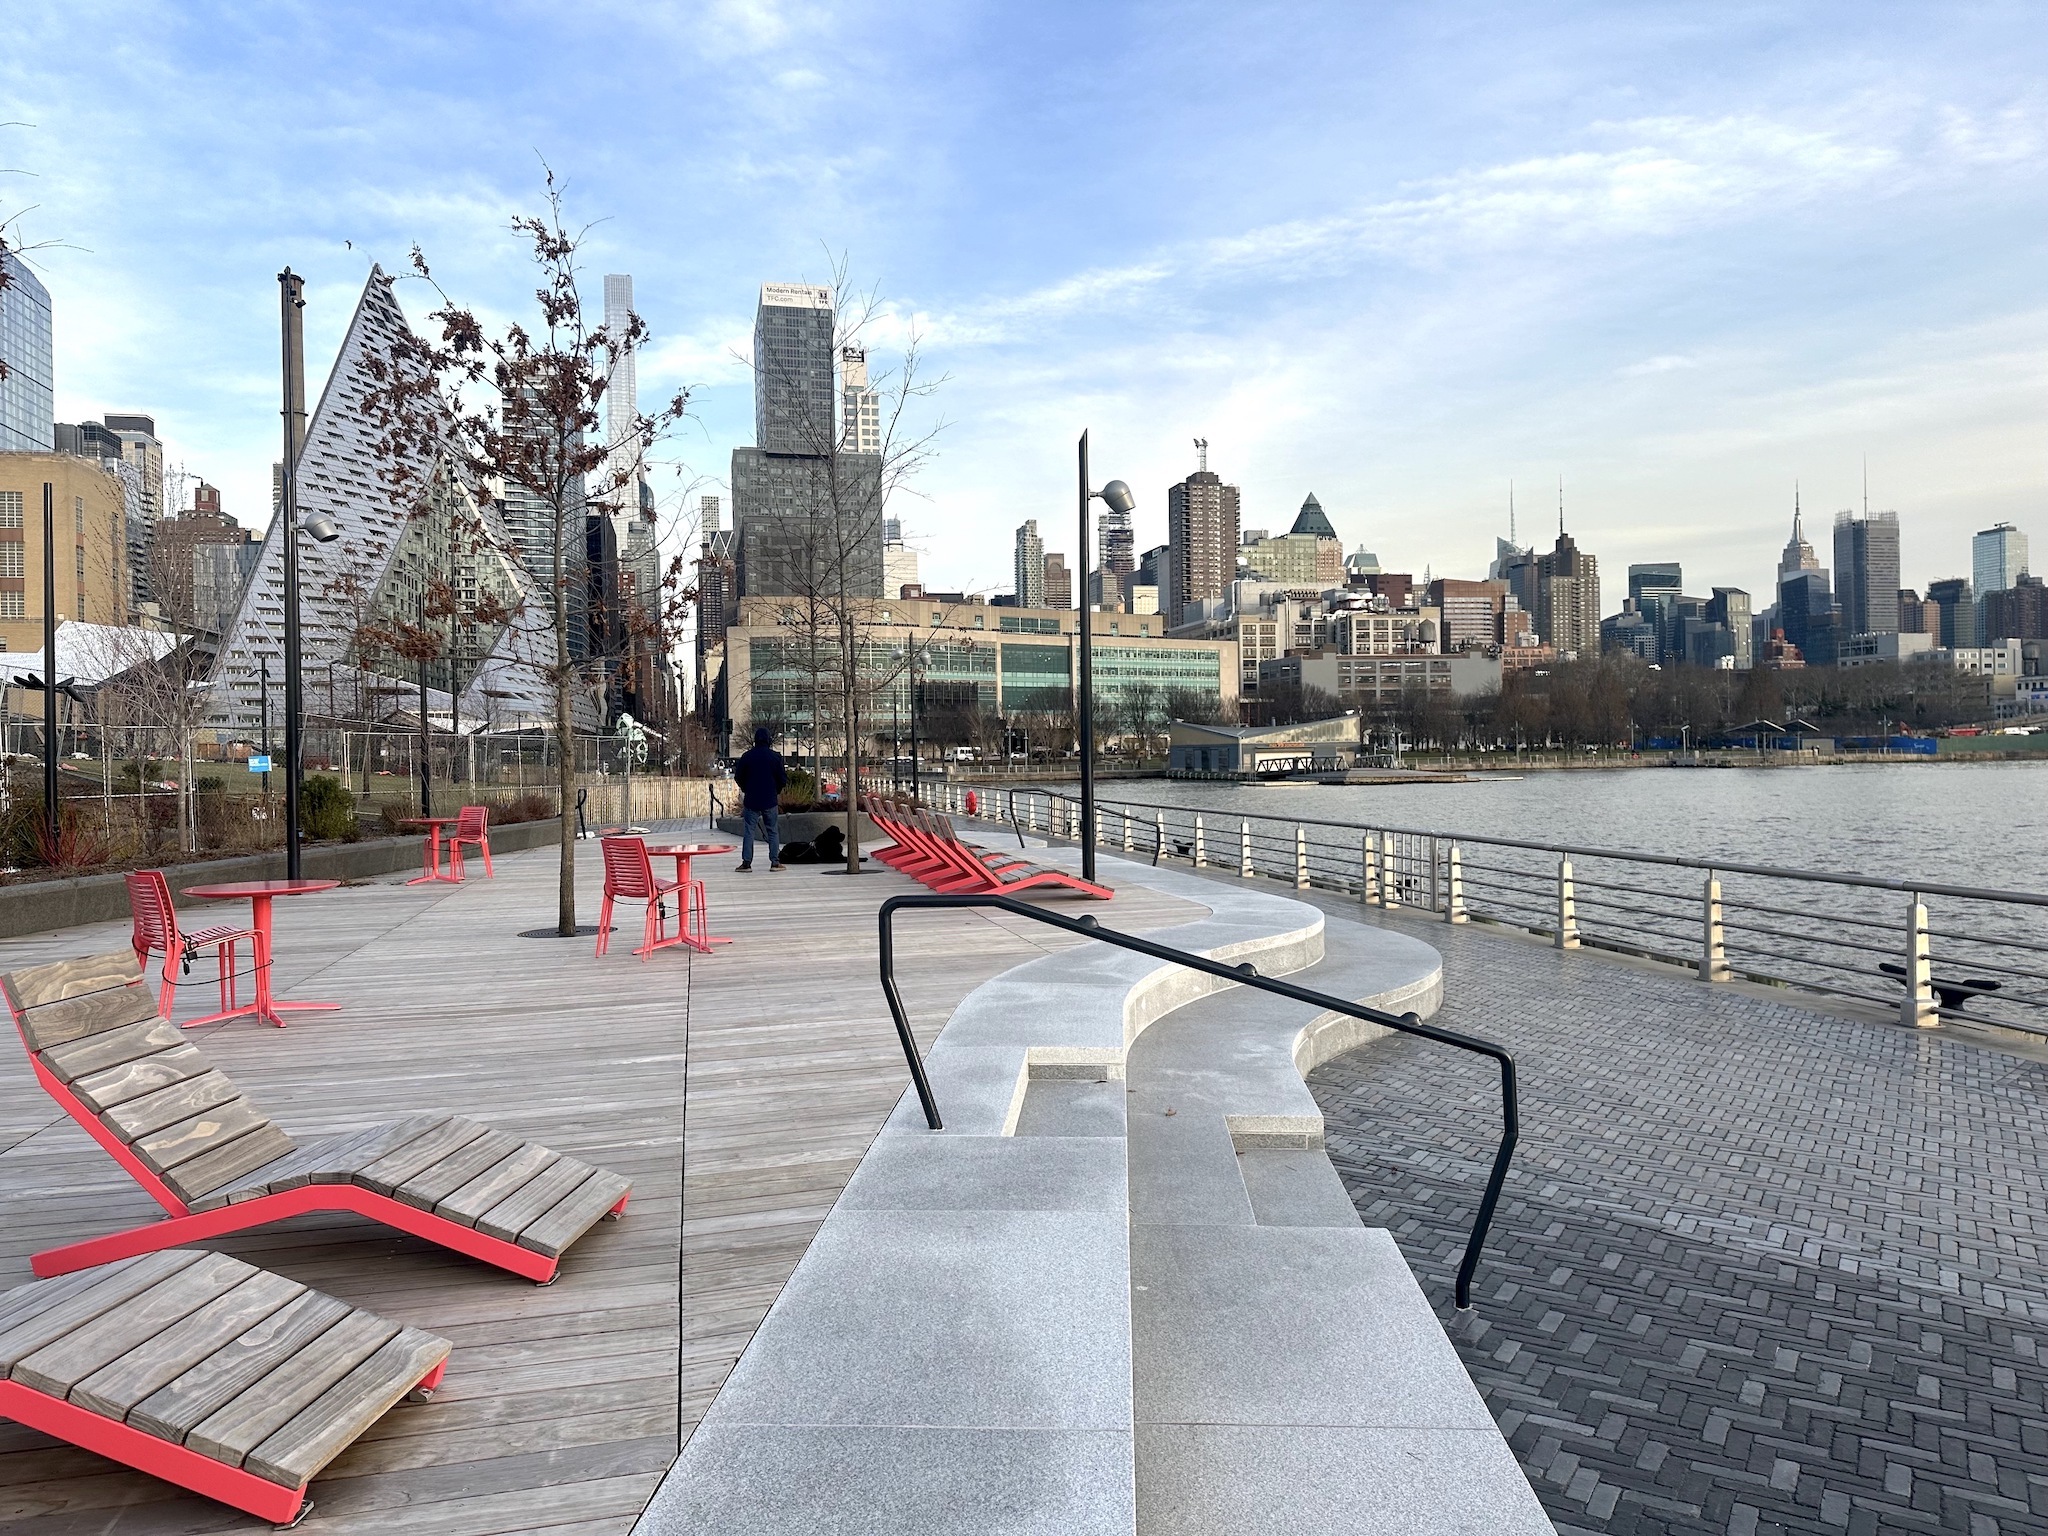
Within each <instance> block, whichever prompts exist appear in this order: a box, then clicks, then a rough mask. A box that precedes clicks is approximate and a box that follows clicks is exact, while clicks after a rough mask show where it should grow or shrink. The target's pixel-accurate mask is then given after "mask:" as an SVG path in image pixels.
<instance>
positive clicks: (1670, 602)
mask: <svg viewBox="0 0 2048 1536" xmlns="http://www.w3.org/2000/svg"><path fill="white" fill-rule="evenodd" d="M1628 595H1629V597H1630V598H1632V599H1633V600H1634V602H1635V605H1636V612H1637V613H1639V614H1641V615H1642V616H1643V622H1644V623H1646V624H1648V625H1649V626H1650V628H1651V632H1652V634H1653V635H1654V637H1655V649H1656V652H1657V654H1656V655H1655V656H1651V657H1648V658H1647V659H1648V660H1650V661H1656V660H1658V659H1659V658H1660V657H1662V656H1663V655H1664V653H1665V652H1666V651H1672V652H1674V653H1676V652H1677V651H1678V649H1679V647H1678V643H1677V631H1676V629H1675V628H1674V625H1675V624H1676V622H1677V611H1676V604H1677V602H1678V599H1679V598H1681V597H1682V596H1684V595H1685V572H1684V570H1683V568H1682V567H1681V566H1680V565H1679V563H1678V562H1677V561H1676V560H1658V561H1650V562H1645V563H1640V564H1636V565H1631V566H1630V567H1629V568H1628Z"/></svg>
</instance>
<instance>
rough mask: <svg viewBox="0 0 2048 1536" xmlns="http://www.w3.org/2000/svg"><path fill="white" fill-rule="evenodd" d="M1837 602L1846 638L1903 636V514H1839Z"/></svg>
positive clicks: (1866, 512) (1836, 548)
mask: <svg viewBox="0 0 2048 1536" xmlns="http://www.w3.org/2000/svg"><path fill="white" fill-rule="evenodd" d="M1835 602H1836V605H1837V606H1838V607H1839V608H1840V609H1841V610H1842V633H1844V634H1845V635H1895V634H1897V633H1898V632H1899V514H1898V513H1896V512H1871V511H1869V510H1867V509H1866V510H1865V511H1863V512H1862V513H1860V514H1859V513H1855V512H1837V513H1836V514H1835Z"/></svg>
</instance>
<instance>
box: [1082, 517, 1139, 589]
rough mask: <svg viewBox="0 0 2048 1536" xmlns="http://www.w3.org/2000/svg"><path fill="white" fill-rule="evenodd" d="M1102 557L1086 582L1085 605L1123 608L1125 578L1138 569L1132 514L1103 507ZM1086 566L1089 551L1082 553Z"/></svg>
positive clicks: (1099, 535)
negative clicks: (1086, 598)
mask: <svg viewBox="0 0 2048 1536" xmlns="http://www.w3.org/2000/svg"><path fill="white" fill-rule="evenodd" d="M1097 540H1098V542H1099V544H1100V547H1101V551H1102V553H1101V557H1100V559H1099V560H1098V561H1097V563H1096V567H1095V571H1094V573H1093V574H1092V575H1090V576H1089V578H1088V602H1089V603H1090V605H1091V606H1094V607H1097V608H1121V607H1123V605H1124V587H1125V585H1126V578H1127V577H1129V576H1130V574H1131V573H1132V572H1133V571H1135V570H1136V569H1137V568H1138V545H1137V540H1136V538H1135V537H1134V536H1133V534H1132V531H1131V514H1130V513H1128V512H1119V511H1117V510H1116V509H1115V508H1114V507H1112V506H1110V505H1108V504H1107V503H1104V505H1103V508H1102V524H1101V530H1100V532H1099V533H1098V534H1097ZM1081 558H1082V560H1083V561H1084V562H1085V561H1086V560H1087V558H1088V551H1087V550H1085V549H1084V550H1082V551H1081Z"/></svg>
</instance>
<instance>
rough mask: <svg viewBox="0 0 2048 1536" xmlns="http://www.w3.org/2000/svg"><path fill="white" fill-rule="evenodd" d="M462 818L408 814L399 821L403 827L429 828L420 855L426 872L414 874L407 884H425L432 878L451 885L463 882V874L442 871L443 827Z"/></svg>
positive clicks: (449, 825) (450, 825)
mask: <svg viewBox="0 0 2048 1536" xmlns="http://www.w3.org/2000/svg"><path fill="white" fill-rule="evenodd" d="M461 819H462V818H461V817H460V816H408V817H406V818H405V820H404V821H402V822H400V823H399V825H400V826H402V827H425V828H426V829H427V841H426V843H425V845H424V847H423V848H422V849H421V857H420V863H421V865H422V866H423V867H424V868H425V870H426V873H425V874H422V875H414V876H413V877H412V878H411V879H410V880H408V881H406V882H405V883H406V884H407V885H425V884H427V883H428V882H429V881H432V880H445V881H447V882H448V883H449V884H450V885H460V884H461V883H462V876H460V875H458V874H453V873H450V874H445V875H444V874H442V873H441V829H442V828H443V827H452V826H454V825H455V824H456V823H457V822H458V821H460V820H461Z"/></svg>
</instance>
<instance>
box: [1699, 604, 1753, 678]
mask: <svg viewBox="0 0 2048 1536" xmlns="http://www.w3.org/2000/svg"><path fill="white" fill-rule="evenodd" d="M1707 618H1708V619H1709V620H1710V621H1711V622H1713V623H1715V624H1719V625H1721V626H1722V627H1723V628H1724V629H1726V630H1727V631H1728V633H1729V636H1730V637H1731V642H1732V649H1731V650H1730V651H1729V652H1728V654H1729V655H1730V656H1733V657H1734V658H1735V670H1736V671H1738V672H1747V671H1748V670H1749V669H1750V667H1751V665H1752V664H1753V662H1754V660H1755V655H1756V625H1755V619H1754V616H1753V615H1752V614H1751V613H1750V611H1749V594H1748V593H1747V592H1745V591H1743V590H1742V588H1740V587H1716V588H1714V595H1713V597H1712V599H1711V600H1710V601H1709V602H1708V603H1707Z"/></svg>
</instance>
